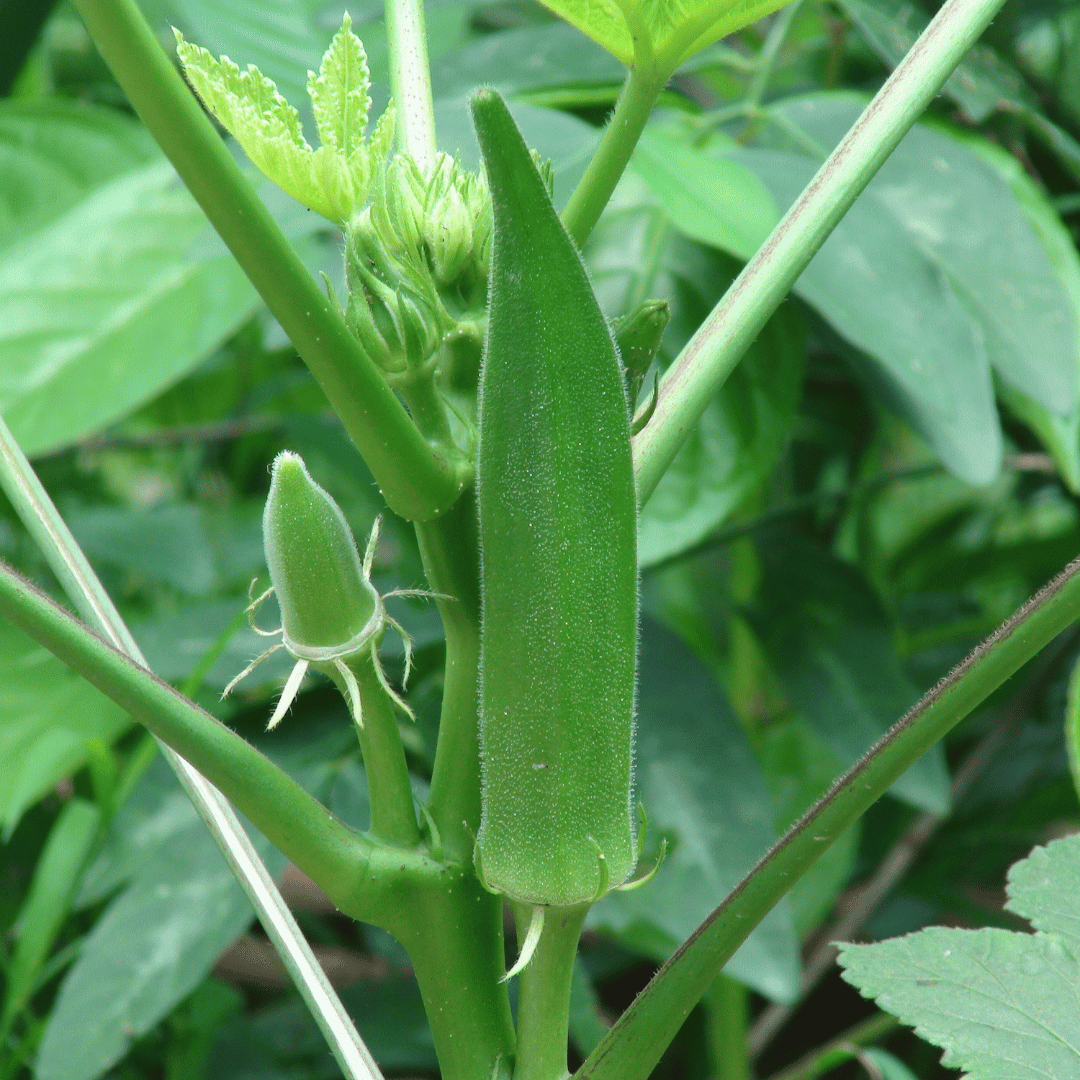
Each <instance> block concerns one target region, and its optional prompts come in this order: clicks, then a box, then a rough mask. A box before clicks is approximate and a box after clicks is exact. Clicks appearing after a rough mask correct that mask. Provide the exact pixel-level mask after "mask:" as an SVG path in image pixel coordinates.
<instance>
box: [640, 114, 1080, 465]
mask: <svg viewBox="0 0 1080 1080" xmlns="http://www.w3.org/2000/svg"><path fill="white" fill-rule="evenodd" d="M863 104H864V99H862V98H859V97H856V96H855V95H851V94H815V95H811V96H809V97H805V98H795V99H790V100H788V101H785V102H783V103H781V104H779V105H774V106H772V108H771V111H772V113H773V114H774V115H775V117H776V120H777V125H776V126H773V125H769V126H768V127H767V131H768V133H769V137H770V138H773V145H781V146H783V147H785V148H784V149H772V148H765V147H764V146H759V147H755V148H751V149H746V150H728V149H724V148H723V147H720V148H719V149H717V150H715V151H703V150H695V149H693V148H687V150H686V152H687V153H688V154H691V155H693V154H697V155H699V156H701V157H710V156H719V157H721V158H730V159H732V160H734V161H736V162H738V163H740V164H742V165H743V166H745V167H747V168H749V169H751V170H752V171H754V172H755V173H756V174H757V175H758V176H759V178H760V179H761V180H762V181H763V182H764V183H765V185H766V187H768V189H769V190H770V192H771V193H772V195H773V197H774V198H775V200H776V202H777V204H778V205H779V206H781V207H786V206H788V205H789V204H790V203H791V202H793V201H794V199H795V198H796V197H797V196H798V195H799V193H800V192H801V191H802V190H803V188H804V186H805V184H806V183H808V182H809V180H810V179H811V178H812V176H813V175H814V173H815V172H816V170H817V168H818V167H819V165H820V163H821V161H822V160H823V159H824V157H825V154H826V153H827V151H828V150H829V149H831V148H832V146H833V145H835V143H836V142H837V141H838V140H839V139H840V138H841V137H842V135H843V134H844V133H845V132H846V131H847V130H848V128H849V127H850V126H851V124H853V123H854V122H855V120H856V119H857V118H858V116H859V113H860V111H861V109H862V106H863ZM777 131H780V132H782V133H786V134H784V135H783V136H782V137H779V138H778V139H777V138H774V136H775V133H776V132H777ZM792 133H795V135H796V136H797V138H793V137H792ZM792 142H794V145H795V149H794V150H792V149H789V147H791V145H792ZM815 147H816V148H817V149H814V148H815ZM696 172H697V170H693V169H686V170H684V171H683V173H684V180H683V186H684V187H685V188H686V189H687V192H688V195H687V198H691V197H693V198H694V199H695V200H696V202H697V205H698V207H699V208H707V206H708V203H709V199H710V197H712V198H715V197H716V196H715V192H714V193H712V195H710V192H709V190H708V189H707V188H706V187H705V186H703V185H702V184H700V183H699V182H698V181H697V179H696ZM678 179H679V178H678V177H677V176H675V177H671V176H669V177H667V178H666V180H665V181H664V182H663V183H659V182H658V191H659V192H660V193H661V195H662V197H663V194H664V192H665V191H666V192H667V198H668V199H670V198H671V194H670V188H671V187H672V185H673V184H677V182H678ZM731 214H732V211H730V210H718V211H717V213H716V214H715V215H714V217H713V219H711V220H710V218H709V216H708V214H706V213H704V212H702V213H693V214H688V213H685V212H684V213H682V214H681V215H680V216H679V217H674V218H673V222H674V224H675V225H676V226H677V227H679V228H681V229H683V230H684V231H686V232H687V234H688V235H691V236H693V237H694V238H696V239H699V240H701V241H703V242H706V243H712V244H715V245H717V246H725V245H728V250H730V251H732V253H733V254H736V255H745V249H737V248H736V247H735V246H734V245H733V244H731V227H730V224H729V219H730V217H731ZM990 223H992V227H991V225H990ZM795 291H796V293H797V294H798V295H800V296H801V297H802V298H803V299H805V300H807V301H809V302H810V303H811V304H812V305H813V306H814V307H815V308H817V309H818V311H820V312H821V314H822V315H824V317H825V318H826V319H827V320H828V321H829V323H830V324H831V325H832V326H833V328H834V329H836V330H837V331H838V332H839V334H840V335H841V336H842V337H843V338H844V339H845V341H846V342H848V343H850V344H851V345H853V346H855V347H856V349H858V350H859V351H860V352H861V353H862V354H865V356H866V357H868V358H869V359H870V361H871V363H870V364H865V362H863V363H861V364H860V368H861V369H864V370H865V374H866V375H867V377H868V378H869V379H870V380H871V382H872V383H874V384H875V385H877V386H879V387H880V389H881V391H882V393H883V394H884V396H885V398H886V400H887V401H888V402H889V403H890V404H891V405H892V406H893V407H894V408H896V409H897V410H898V411H900V412H901V413H902V414H903V415H905V416H906V417H907V418H908V419H909V420H910V421H911V422H912V424H913V425H914V426H915V427H916V428H917V430H919V431H920V432H921V434H923V436H924V437H925V438H926V439H927V441H928V442H930V443H931V445H932V446H933V447H934V449H935V451H936V452H937V453H938V455H939V456H940V457H941V459H942V460H943V461H944V462H945V463H946V464H947V465H948V467H949V468H950V469H952V470H953V471H954V472H955V473H956V474H957V475H958V476H960V477H962V478H963V479H965V480H967V481H969V482H972V483H986V482H987V481H989V480H991V479H992V478H993V477H994V476H995V475H996V474H997V471H998V469H999V467H1000V460H1001V432H1000V428H999V425H998V421H997V416H996V412H995V409H994V401H993V389H992V384H991V378H990V368H991V365H992V366H993V367H994V368H995V369H996V370H997V371H998V372H999V373H1000V375H1001V376H1002V378H1004V379H1005V380H1007V381H1008V382H1009V383H1010V384H1011V385H1012V386H1014V387H1016V388H1019V389H1020V390H1022V391H1023V392H1024V393H1025V394H1027V395H1028V396H1030V397H1031V398H1032V399H1033V400H1034V401H1036V402H1038V403H1039V404H1040V405H1041V406H1043V407H1044V408H1045V409H1047V410H1049V412H1050V413H1052V414H1054V415H1057V416H1059V417H1065V416H1067V415H1069V414H1070V413H1071V412H1072V411H1073V409H1074V408H1075V403H1076V400H1077V393H1078V385H1080V384H1078V380H1077V374H1076V372H1077V366H1078V363H1080V322H1078V320H1077V311H1076V305H1075V300H1074V299H1073V297H1072V295H1071V294H1070V286H1069V285H1068V284H1067V283H1066V281H1065V280H1064V279H1063V277H1062V271H1061V258H1060V256H1059V255H1058V254H1057V249H1056V248H1054V249H1053V251H1051V249H1050V248H1049V247H1048V240H1047V238H1046V236H1045V235H1044V231H1043V230H1042V229H1041V228H1040V227H1038V226H1036V225H1035V224H1034V223H1033V221H1032V218H1031V215H1030V213H1029V212H1028V210H1027V209H1026V208H1025V205H1024V202H1023V201H1022V200H1018V197H1017V195H1016V193H1015V192H1014V190H1013V189H1012V187H1011V186H1010V184H1009V183H1008V182H1006V181H1005V180H1003V179H1002V177H1001V175H1000V174H999V173H998V172H997V171H996V170H995V169H994V168H993V167H991V166H990V165H988V164H987V163H986V162H985V161H983V160H982V158H981V157H980V156H979V154H976V153H974V152H973V151H972V150H971V148H970V145H969V143H968V142H967V141H966V140H965V141H959V140H958V139H956V138H955V137H953V136H952V135H950V134H948V133H946V132H944V131H940V130H936V129H933V128H930V127H928V126H925V125H916V126H915V127H914V128H912V130H911V131H910V132H909V133H908V135H907V136H906V137H905V138H904V139H903V140H902V141H901V143H900V145H899V147H898V148H897V149H896V150H895V151H894V153H893V154H892V156H891V157H890V158H889V160H888V161H887V162H886V163H885V165H884V166H883V167H882V169H881V170H880V172H879V173H878V174H877V176H876V177H875V178H874V179H873V180H872V181H871V183H870V184H869V186H868V187H867V190H866V191H865V192H864V194H863V195H862V196H861V197H860V198H859V199H858V200H857V201H856V203H855V205H854V206H853V207H852V209H851V210H850V211H849V212H848V214H847V215H846V217H845V218H844V219H843V220H842V221H841V222H840V224H839V225H838V226H837V228H836V229H835V231H834V232H833V233H832V234H831V236H830V237H829V239H828V240H827V241H826V242H825V244H824V245H823V247H822V249H821V251H820V252H819V253H818V255H817V256H816V257H815V258H814V260H813V261H812V262H811V263H810V265H809V267H808V268H807V269H806V271H805V272H804V273H803V275H802V277H800V279H799V281H798V282H797V283H796V286H795ZM853 360H854V361H855V362H856V363H857V364H859V363H860V362H859V359H858V356H855V357H853Z"/></svg>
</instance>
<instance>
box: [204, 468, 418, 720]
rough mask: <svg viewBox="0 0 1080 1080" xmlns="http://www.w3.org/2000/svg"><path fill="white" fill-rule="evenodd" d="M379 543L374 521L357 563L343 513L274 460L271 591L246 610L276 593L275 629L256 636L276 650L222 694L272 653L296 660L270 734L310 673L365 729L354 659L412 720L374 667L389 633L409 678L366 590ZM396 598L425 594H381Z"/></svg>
mask: <svg viewBox="0 0 1080 1080" xmlns="http://www.w3.org/2000/svg"><path fill="white" fill-rule="evenodd" d="M378 538H379V521H378V519H376V521H375V524H374V526H373V527H372V530H371V536H370V537H369V539H368V545H367V551H366V552H365V554H364V558H363V559H362V560H361V558H360V552H359V551H358V550H357V547H356V541H355V540H354V539H353V534H352V530H350V528H349V525H348V522H347V521H346V520H345V515H344V514H343V513H342V512H341V508H340V507H339V506H338V504H337V503H336V502H334V500H333V498H331V496H330V495H329V493H328V492H327V491H325V490H324V489H323V488H321V487H320V486H319V485H318V484H317V483H315V481H314V480H313V479H312V478H311V474H310V473H309V472H308V471H307V467H306V466H305V465H304V462H303V459H302V458H301V457H300V455H299V454H294V453H291V452H289V451H287V450H286V451H283V452H282V453H280V454H278V456H277V458H276V459H275V460H274V465H273V469H272V473H271V480H270V494H269V495H268V496H267V499H266V508H265V510H264V511H263V546H264V550H265V552H266V566H267V569H268V570H269V571H270V582H271V587H270V589H269V590H267V592H265V593H264V594H263V595H262V596H261V597H259V598H258V599H257V600H254V601H253V602H252V604H251V606H250V607H249V609H248V611H249V613H251V612H253V611H254V610H255V608H257V607H258V605H259V604H260V603H261V602H262V601H263V600H265V599H266V597H268V596H269V595H270V594H271V593H275V594H276V595H277V600H278V606H279V607H280V609H281V629H280V630H274V631H265V630H258V633H260V634H263V635H264V636H266V637H275V636H277V634H279V633H280V634H281V643H280V644H278V645H275V646H273V647H272V648H271V649H269V650H267V652H265V653H263V654H262V656H260V657H258V659H256V660H254V661H253V662H252V663H251V664H250V665H248V667H247V668H245V669H244V671H242V672H241V673H240V674H239V675H238V676H237V677H236V678H235V679H233V681H232V682H231V683H229V685H228V686H227V687H226V688H225V694H228V693H230V692H231V690H232V689H233V687H234V686H236V684H237V683H239V682H240V680H241V679H243V678H244V677H245V676H246V675H248V674H249V673H250V672H251V671H253V670H254V669H255V667H257V666H258V665H259V664H260V663H262V661H263V660H264V659H266V657H268V656H269V655H271V653H274V652H277V651H278V650H279V649H285V650H287V651H288V652H289V653H290V654H291V655H292V656H293V657H295V658H296V664H295V666H294V667H293V670H292V674H291V675H290V676H289V679H288V681H287V682H286V684H285V689H284V690H283V691H282V694H281V698H280V699H279V701H278V704H277V708H276V709H275V710H274V714H273V716H272V717H271V718H270V723H269V727H271V728H272V727H275V726H276V725H277V724H278V723H279V722H280V721H281V719H282V717H283V716H284V715H285V713H286V712H287V711H288V708H289V706H290V705H291V704H292V702H293V700H294V699H295V697H296V695H297V693H298V692H299V690H300V685H301V683H302V682H303V679H304V675H305V674H306V673H307V670H308V668H309V667H313V668H314V669H315V670H316V671H321V672H323V673H324V674H326V675H328V676H330V678H332V679H333V680H334V681H335V682H336V683H337V684H338V686H339V687H341V688H342V690H343V692H344V693H345V695H346V697H347V698H348V700H349V704H350V706H351V708H352V713H353V718H354V719H355V721H356V723H357V724H358V725H360V726H361V727H363V706H362V702H361V700H360V688H359V684H358V682H357V677H356V672H355V671H354V670H353V665H354V664H355V663H356V661H358V660H370V662H371V663H372V665H373V667H374V670H375V674H376V676H377V677H378V680H379V683H380V685H381V686H382V688H383V690H385V691H386V693H387V694H388V695H389V697H390V699H391V700H392V701H393V702H394V703H395V704H396V705H397V706H398V707H399V708H400V709H402V711H404V712H406V713H407V714H408V715H409V716H412V710H411V709H410V708H409V706H408V705H407V704H406V702H405V701H404V700H403V699H402V698H401V697H400V695H398V693H397V692H396V691H395V690H394V689H393V688H392V687H391V686H390V684H389V683H388V682H387V680H386V676H385V674H384V673H383V669H382V664H381V663H380V661H379V655H378V648H379V643H380V642H381V641H382V637H383V633H384V631H385V630H386V627H387V626H392V627H393V628H394V629H395V630H397V632H398V633H399V634H400V635H401V637H402V640H403V641H404V643H405V678H406V680H407V679H408V677H409V666H410V662H411V645H410V642H409V638H408V635H406V633H405V631H404V630H403V629H402V627H401V626H400V624H399V623H397V622H396V621H395V620H394V619H392V618H391V617H390V616H389V615H387V613H386V608H385V606H384V605H383V599H384V598H383V597H382V596H380V595H379V592H378V590H377V589H376V588H375V586H374V585H372V583H371V565H372V561H373V559H374V555H375V546H376V544H377V543H378ZM402 594H409V595H425V596H426V595H431V594H429V593H422V592H421V591H420V590H414V589H408V590H400V591H399V592H398V593H388V594H387V595H388V596H392V595H402ZM252 625H253V627H254V622H253V623H252ZM256 629H257V628H256ZM222 696H223V697H224V696H225V695H224V694H223V695H222Z"/></svg>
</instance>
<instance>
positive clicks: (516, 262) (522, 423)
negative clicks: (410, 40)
mask: <svg viewBox="0 0 1080 1080" xmlns="http://www.w3.org/2000/svg"><path fill="white" fill-rule="evenodd" d="M472 109H473V118H474V121H475V123H476V128H477V133H478V136H479V140H480V147H481V150H482V151H483V154H484V162H485V165H486V168H487V176H488V183H489V186H490V189H491V197H492V203H493V207H494V247H493V255H492V269H491V278H490V291H491V301H490V314H489V319H488V334H487V344H486V353H485V360H484V366H483V369H482V372H481V384H480V451H479V467H478V485H477V486H478V496H479V513H480V535H481V545H482V551H483V566H482V591H483V620H482V627H481V645H482V660H481V671H480V686H481V689H480V741H481V753H482V763H483V777H482V815H481V824H480V832H479V835H478V837H477V846H478V849H479V853H480V860H479V865H480V866H481V867H482V873H483V876H484V880H485V883H486V884H487V885H488V886H490V887H492V888H496V889H498V890H500V891H501V892H503V893H505V894H507V895H508V896H510V897H512V898H514V899H516V900H521V901H524V902H527V903H531V904H545V905H551V904H557V905H572V904H581V903H588V902H591V901H592V900H593V899H594V898H595V896H596V894H597V891H598V889H600V887H601V886H604V887H608V886H611V887H613V886H616V885H619V884H621V883H622V882H623V881H625V880H626V879H627V878H628V877H629V876H630V874H631V872H632V871H633V868H634V862H635V843H634V831H635V815H634V813H633V809H634V800H633V798H632V787H633V782H632V781H633V776H632V772H633V727H634V725H633V713H634V666H635V658H636V648H637V571H636V562H635V552H636V529H637V511H636V500H635V492H634V477H633V467H632V459H631V453H630V429H629V411H628V408H627V403H626V395H625V391H624V388H623V382H622V370H621V366H620V363H619V358H618V355H617V353H616V349H615V343H614V341H613V340H612V337H611V332H610V330H609V328H608V324H607V322H606V320H605V318H604V316H603V314H602V312H601V310H600V307H599V305H598V304H597V301H596V297H595V296H594V294H593V291H592V288H591V286H590V284H589V280H588V277H587V275H586V273H585V268H584V266H583V264H582V262H581V258H580V256H579V255H578V252H577V249H576V248H575V246H574V244H573V242H572V241H571V240H570V237H569V236H568V234H567V233H566V231H565V230H564V229H563V227H562V225H561V223H560V222H559V219H558V216H557V214H556V213H555V210H554V208H553V207H552V204H551V199H550V196H549V194H548V191H547V188H546V185H545V183H544V180H543V178H542V177H541V175H540V173H539V172H538V170H537V168H536V165H535V163H534V161H533V159H532V157H531V156H530V154H529V151H528V149H527V148H526V146H525V144H524V142H523V141H522V139H521V135H520V134H519V133H518V130H517V128H516V127H515V126H514V122H513V120H512V118H511V117H510V114H509V112H508V111H507V109H506V106H505V105H504V104H503V102H502V100H501V99H500V98H499V97H498V95H497V94H495V93H494V92H493V91H481V92H480V93H479V94H478V95H477V96H476V97H475V98H474V99H473V103H472ZM598 852H599V853H600V855H601V856H602V858H600V857H598V854H597V853H598ZM605 875H606V880H605Z"/></svg>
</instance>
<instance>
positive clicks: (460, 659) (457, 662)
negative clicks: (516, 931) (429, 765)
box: [416, 491, 480, 865]
mask: <svg viewBox="0 0 1080 1080" xmlns="http://www.w3.org/2000/svg"><path fill="white" fill-rule="evenodd" d="M416 536H417V539H418V540H419V543H420V554H421V556H422V558H423V560H424V571H425V573H426V574H427V579H428V582H429V584H430V585H431V588H432V589H433V590H434V591H435V592H436V593H441V594H444V595H447V596H452V597H454V599H453V600H439V601H438V604H439V613H440V614H441V616H442V621H443V629H444V630H445V633H446V666H445V672H444V675H443V699H442V715H441V717H440V720H439V741H438V745H437V746H436V749H435V766H434V769H433V770H432V776H431V797H430V799H429V800H428V809H429V811H430V813H431V816H432V818H433V820H434V821H435V823H436V825H437V826H438V828H439V831H440V833H441V838H442V842H443V846H444V848H445V850H446V854H447V857H449V858H453V859H457V860H459V861H462V862H464V863H468V864H470V865H471V862H472V850H473V843H474V841H475V839H476V832H477V830H478V829H479V828H480V740H479V734H478V719H477V672H478V670H479V665H480V581H479V562H480V555H479V540H478V539H477V525H476V500H475V496H474V495H473V493H472V492H471V491H470V492H468V493H467V494H466V495H464V496H462V498H461V499H459V500H458V502H457V505H456V506H454V508H453V509H452V510H451V511H450V512H449V513H448V514H447V515H446V516H445V517H444V518H441V519H439V520H437V521H430V522H423V523H420V524H418V525H417V526H416Z"/></svg>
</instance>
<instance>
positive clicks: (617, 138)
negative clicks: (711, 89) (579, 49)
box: [562, 68, 667, 248]
mask: <svg viewBox="0 0 1080 1080" xmlns="http://www.w3.org/2000/svg"><path fill="white" fill-rule="evenodd" d="M665 82H667V77H666V76H658V75H657V74H656V72H655V71H654V70H653V69H651V68H650V69H649V70H644V69H641V70H639V69H637V68H634V69H632V70H631V71H630V74H629V75H628V76H627V79H626V83H625V84H624V85H623V88H622V93H621V94H620V95H619V100H618V101H617V102H616V103H615V112H614V113H612V116H611V120H610V121H609V122H608V126H607V128H606V129H605V130H604V134H603V137H602V138H601V139H600V145H599V146H598V147H597V148H596V153H595V154H593V157H592V160H591V161H590V162H589V166H588V168H587V169H586V170H585V175H584V176H583V177H582V178H581V180H580V181H578V186H577V187H576V188H575V189H574V193H573V194H572V195H571V196H570V201H569V202H567V204H566V206H565V208H564V209H563V212H562V222H563V224H564V225H565V226H566V231H567V232H568V233H569V234H570V235H571V236H572V237H573V238H574V241H575V243H576V244H577V246H578V247H579V248H580V247H582V246H583V245H584V243H585V241H586V240H588V238H589V234H590V233H591V232H592V231H593V227H594V226H595V225H596V223H597V222H598V221H599V220H600V215H601V214H602V213H603V212H604V207H605V206H607V204H608V200H609V199H610V198H611V193H612V192H613V191H614V190H615V185H616V184H618V182H619V179H620V178H621V177H622V174H623V172H625V170H626V166H627V164H628V163H629V161H630V157H631V155H632V154H633V153H634V147H635V146H637V142H638V139H639V138H641V133H642V131H644V130H645V124H646V122H647V121H648V119H649V114H650V113H651V112H652V108H653V106H654V105H655V104H656V99H657V97H658V96H659V95H660V91H661V90H662V89H663V87H664V83H665Z"/></svg>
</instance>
